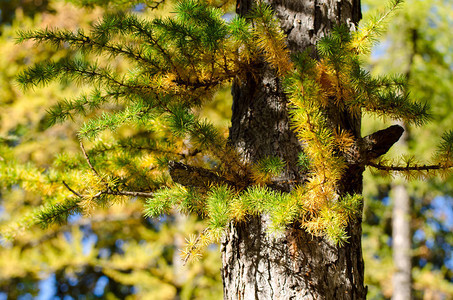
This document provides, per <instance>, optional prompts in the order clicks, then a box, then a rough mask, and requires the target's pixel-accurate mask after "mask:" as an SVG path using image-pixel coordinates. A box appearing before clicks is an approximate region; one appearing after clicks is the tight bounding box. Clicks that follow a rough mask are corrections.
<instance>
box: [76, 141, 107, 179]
mask: <svg viewBox="0 0 453 300" xmlns="http://www.w3.org/2000/svg"><path fill="white" fill-rule="evenodd" d="M80 148H81V149H82V153H83V156H84V157H85V159H86V161H87V163H88V165H89V166H90V169H91V171H93V173H94V174H95V175H96V176H97V177H99V178H100V179H101V180H102V181H104V179H103V178H102V177H101V176H100V175H99V173H98V172H97V171H96V169H95V168H94V167H93V165H92V164H91V161H90V158H89V157H88V154H87V152H86V151H85V147H84V146H83V143H82V141H81V142H80Z"/></svg>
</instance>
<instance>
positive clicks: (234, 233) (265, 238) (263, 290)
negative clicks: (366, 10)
mask: <svg viewBox="0 0 453 300" xmlns="http://www.w3.org/2000/svg"><path fill="white" fill-rule="evenodd" d="M270 4H271V5H272V7H273V9H274V11H275V13H276V16H277V17H278V18H279V20H280V22H281V26H282V29H283V30H284V32H285V33H286V34H287V36H288V41H287V44H288V47H289V49H290V50H291V51H292V52H302V51H304V50H305V49H307V48H312V49H314V45H315V43H316V41H317V40H318V39H319V38H320V37H322V36H324V35H325V34H327V33H328V32H329V31H330V30H331V29H332V27H333V26H334V25H336V24H340V23H345V24H348V25H349V26H350V27H353V26H355V24H356V23H357V22H358V21H359V19H360V17H361V13H360V1H359V0H346V1H345V0H340V1H337V0H314V1H300V0H272V1H270ZM251 6H252V2H251V0H239V1H238V4H237V12H238V14H240V15H244V14H246V12H247V11H248V10H249V9H250V7H251ZM313 55H316V54H315V53H314V52H313ZM261 68H262V69H261V73H260V75H259V77H257V76H256V75H255V76H249V78H248V79H247V80H246V81H241V82H239V81H237V82H235V83H234V84H233V89H232V94H233V116H232V126H231V128H230V141H231V143H232V145H234V146H235V147H236V148H237V149H238V150H239V151H240V153H241V154H242V156H243V159H244V160H245V161H249V162H254V161H257V160H259V159H260V158H263V157H266V156H268V155H271V156H277V157H281V158H282V159H284V160H285V161H286V163H287V168H286V171H285V172H284V174H283V175H282V176H281V178H280V179H281V180H282V181H285V182H287V183H288V184H286V185H282V186H281V187H279V188H280V189H281V190H284V191H290V190H291V188H292V187H293V186H294V184H295V183H300V182H302V181H303V179H304V174H302V173H301V172H300V170H299V169H298V167H297V164H296V162H297V156H298V153H299V152H300V151H302V149H303V147H302V144H301V143H300V142H299V141H298V140H297V138H296V135H295V134H294V132H293V131H292V130H291V129H290V125H289V118H288V105H287V100H286V98H285V96H284V93H283V91H282V88H281V84H280V80H279V78H278V77H276V74H275V72H274V71H273V70H271V69H270V68H269V67H268V66H267V65H266V64H264V63H263V65H262V66H261ZM325 113H326V116H327V117H328V118H329V119H330V123H331V124H332V126H335V127H337V128H340V129H345V130H348V131H349V132H351V133H352V134H353V135H355V137H356V138H357V139H360V118H354V117H353V116H351V115H349V114H348V113H347V112H344V111H338V109H336V108H332V109H328V110H327V111H326V112H325ZM348 163H349V166H348V170H347V171H346V172H345V174H346V175H345V176H344V178H343V179H342V182H341V184H340V187H339V189H340V193H343V194H345V193H350V194H353V193H361V191H362V172H363V165H362V164H360V163H358V161H357V160H355V161H354V160H348ZM360 216H361V214H360ZM267 226H268V219H267V216H265V215H264V216H255V217H249V218H248V220H247V222H243V223H231V224H230V228H229V230H228V232H227V234H225V237H224V239H223V241H222V245H221V251H222V263H223V267H222V277H223V285H224V299H241V300H244V299H245V300H246V299H365V297H366V288H365V287H364V283H363V280H364V275H363V268H364V265H363V259H362V249H361V232H362V231H361V217H360V218H359V219H357V220H356V221H354V222H352V223H351V224H350V225H349V227H348V234H349V236H350V238H349V240H348V243H346V244H345V245H344V246H343V247H340V246H336V245H333V244H332V243H330V242H329V241H327V240H326V239H324V238H318V237H313V236H311V235H310V234H307V233H306V232H305V231H304V230H302V229H300V226H298V225H297V224H293V225H292V226H289V227H288V229H287V231H286V232H285V233H282V234H280V235H269V234H268V233H267V229H266V228H267Z"/></svg>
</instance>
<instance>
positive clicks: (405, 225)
mask: <svg viewBox="0 0 453 300" xmlns="http://www.w3.org/2000/svg"><path fill="white" fill-rule="evenodd" d="M400 179H402V178H400ZM392 190H393V213H392V241H393V244H392V249H393V262H394V264H395V273H394V274H393V279H392V283H393V295H392V300H410V299H412V262H411V259H412V255H411V246H412V239H411V229H410V207H411V206H410V198H409V194H408V192H407V189H406V185H405V184H404V183H398V184H395V185H393V186H392Z"/></svg>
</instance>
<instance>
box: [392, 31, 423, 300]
mask: <svg viewBox="0 0 453 300" xmlns="http://www.w3.org/2000/svg"><path fill="white" fill-rule="evenodd" d="M410 34H411V39H410V41H411V42H412V44H411V47H410V49H411V52H410V55H409V59H408V66H407V71H406V74H405V75H406V80H407V82H408V83H409V80H410V78H411V71H412V66H413V64H414V56H415V55H416V54H417V38H418V33H417V30H416V29H412V30H410ZM406 92H407V91H406ZM400 125H402V126H403V127H405V128H407V125H405V124H400ZM408 139H409V133H408V131H405V133H404V134H403V136H402V137H401V139H400V146H401V147H402V148H404V149H406V148H407V147H408V144H407V141H408ZM402 180H403V179H402V178H400V179H399V180H398V181H397V182H394V183H393V185H392V192H393V197H392V198H393V210H392V251H393V253H392V254H393V263H394V265H395V273H394V274H393V278H392V283H393V295H392V300H409V299H412V297H413V295H412V252H411V250H412V233H411V208H412V205H411V200H410V197H409V193H408V191H407V182H406V181H402Z"/></svg>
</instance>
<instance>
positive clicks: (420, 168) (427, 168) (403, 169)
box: [367, 162, 451, 172]
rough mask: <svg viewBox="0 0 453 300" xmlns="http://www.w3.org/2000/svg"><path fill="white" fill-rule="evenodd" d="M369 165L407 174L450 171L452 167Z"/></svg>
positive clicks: (369, 164)
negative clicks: (412, 172) (408, 172)
mask: <svg viewBox="0 0 453 300" xmlns="http://www.w3.org/2000/svg"><path fill="white" fill-rule="evenodd" d="M367 165H368V166H370V167H373V168H376V169H378V170H382V171H396V172H407V171H433V170H445V169H449V168H451V167H449V166H442V165H422V166H419V165H413V166H410V165H408V166H406V167H402V166H392V165H390V166H386V165H383V164H380V163H373V162H367Z"/></svg>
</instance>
